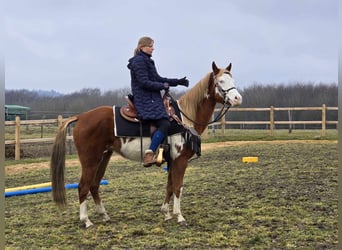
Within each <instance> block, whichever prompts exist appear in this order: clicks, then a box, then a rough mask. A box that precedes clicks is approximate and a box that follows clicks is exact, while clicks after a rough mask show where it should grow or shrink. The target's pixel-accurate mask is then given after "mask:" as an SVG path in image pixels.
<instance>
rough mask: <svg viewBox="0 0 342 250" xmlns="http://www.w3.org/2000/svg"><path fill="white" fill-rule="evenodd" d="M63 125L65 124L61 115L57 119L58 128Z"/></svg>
mask: <svg viewBox="0 0 342 250" xmlns="http://www.w3.org/2000/svg"><path fill="white" fill-rule="evenodd" d="M62 123H63V116H61V115H59V116H58V117H57V124H58V128H60V127H61V126H62Z"/></svg>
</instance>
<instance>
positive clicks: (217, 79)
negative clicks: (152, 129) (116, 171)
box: [50, 61, 242, 228]
mask: <svg viewBox="0 0 342 250" xmlns="http://www.w3.org/2000/svg"><path fill="white" fill-rule="evenodd" d="M231 67H232V64H231V63H229V65H228V66H227V67H226V68H218V67H217V66H216V64H215V62H214V61H213V62H212V71H210V72H209V73H207V74H206V75H205V77H204V78H203V79H201V80H200V81H199V82H198V83H197V84H196V85H194V86H193V87H192V88H190V89H189V90H188V91H187V92H185V94H184V95H182V96H181V97H180V98H179V99H178V105H179V110H180V111H181V113H182V114H183V115H184V117H183V118H184V125H186V126H188V127H190V128H192V129H194V130H195V131H196V132H197V133H198V135H199V136H200V135H201V134H202V133H203V131H204V130H205V129H206V127H207V126H208V124H209V122H210V119H211V117H212V115H213V113H214V109H215V105H216V104H217V103H218V104H222V105H227V110H228V108H229V107H234V106H238V105H240V104H241V103H242V97H241V95H240V93H239V92H238V90H237V89H236V87H235V84H234V80H233V77H232V74H231ZM72 123H76V124H75V126H74V129H73V139H74V144H75V147H76V150H77V154H78V158H79V161H80V163H81V168H82V172H81V177H80V180H79V184H78V196H79V204H80V205H79V219H80V222H81V224H82V225H83V226H85V228H89V227H91V226H93V225H94V224H93V222H92V221H91V220H90V219H89V217H88V211H87V195H88V193H89V192H90V193H91V195H92V197H93V200H94V202H95V208H96V209H95V211H96V212H97V213H99V214H100V215H102V219H103V221H104V222H106V221H109V220H110V217H109V215H108V214H107V211H106V209H105V207H104V205H103V203H102V200H101V198H100V195H99V186H100V181H101V179H102V178H103V176H104V174H105V171H106V168H107V165H108V162H109V160H110V158H111V155H112V153H113V152H116V153H118V154H120V155H121V156H123V157H125V158H127V159H130V160H134V161H139V160H141V151H142V150H143V152H144V151H145V149H147V148H148V146H149V144H150V142H151V139H150V137H143V138H141V137H139V136H138V137H120V136H116V135H115V130H116V124H115V119H114V114H113V107H112V106H100V107H97V108H95V109H92V110H89V111H87V112H84V113H81V114H78V115H75V116H72V117H70V118H67V119H66V120H65V121H64V123H63V124H62V125H61V126H60V127H59V129H58V131H57V135H56V138H55V142H54V145H53V148H52V155H51V161H50V173H51V182H52V196H53V201H54V202H55V204H56V205H57V206H58V207H60V208H63V207H65V206H66V191H65V187H64V183H65V181H64V178H65V177H64V175H65V174H64V172H65V150H66V145H65V144H66V134H67V128H68V126H69V125H70V124H72ZM168 142H169V143H170V144H169V147H170V148H169V155H170V157H169V159H168V161H167V164H168V177H167V184H166V196H165V199H164V202H163V203H162V206H161V212H162V213H163V215H164V220H165V221H168V220H170V219H172V214H171V213H170V211H169V204H170V200H171V198H172V197H173V202H174V203H173V215H174V216H176V217H177V222H178V223H179V224H185V225H186V221H185V219H184V217H183V215H182V212H181V206H180V202H181V196H182V192H183V178H184V175H185V170H186V168H187V165H188V161H189V159H190V158H192V157H193V156H194V154H195V150H194V149H193V148H191V147H189V146H188V145H187V144H186V143H185V138H184V133H177V134H174V135H169V136H168Z"/></svg>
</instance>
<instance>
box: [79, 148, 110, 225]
mask: <svg viewBox="0 0 342 250" xmlns="http://www.w3.org/2000/svg"><path fill="white" fill-rule="evenodd" d="M110 154H111V153H110ZM79 156H80V161H81V165H82V176H81V179H80V182H79V185H78V197H79V202H80V221H81V222H83V223H84V224H85V227H86V228H88V227H91V226H93V225H94V224H93V223H92V222H91V221H90V220H89V218H88V208H87V196H88V193H89V191H90V192H91V194H92V196H93V198H94V201H95V204H97V205H98V206H99V207H103V206H102V205H101V200H100V197H99V194H98V188H99V182H100V180H98V179H99V175H98V171H99V169H100V168H99V166H101V163H102V162H106V163H108V160H109V158H110V156H106V155H103V154H102V153H101V152H96V151H95V150H93V154H80V153H79ZM107 158H108V159H107ZM104 159H105V161H104ZM105 166H107V165H106V164H105ZM101 171H102V176H103V174H104V171H105V168H104V170H101ZM101 171H100V172H101ZM102 176H101V178H102ZM101 178H100V179H101ZM102 211H103V210H102Z"/></svg>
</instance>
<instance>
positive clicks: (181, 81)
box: [178, 76, 189, 87]
mask: <svg viewBox="0 0 342 250" xmlns="http://www.w3.org/2000/svg"><path fill="white" fill-rule="evenodd" d="M178 85H183V86H185V87H189V80H188V79H186V76H184V77H183V78H181V79H178Z"/></svg>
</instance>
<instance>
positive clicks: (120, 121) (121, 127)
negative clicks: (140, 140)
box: [113, 106, 184, 137]
mask: <svg viewBox="0 0 342 250" xmlns="http://www.w3.org/2000/svg"><path fill="white" fill-rule="evenodd" d="M120 108H121V107H117V106H113V114H114V124H115V126H114V135H115V136H119V137H125V136H127V137H140V123H139V122H130V121H127V120H126V119H125V118H123V117H122V115H121V114H120ZM175 110H177V111H178V108H177V109H175ZM176 114H177V115H178V112H176ZM178 117H180V116H179V115H178ZM141 125H142V136H143V137H150V136H151V131H150V123H147V122H142V124H141ZM183 130H184V127H183V126H181V125H179V124H178V123H177V122H176V121H174V120H172V122H171V126H170V129H169V132H168V135H173V134H176V133H180V132H182V131H183Z"/></svg>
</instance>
